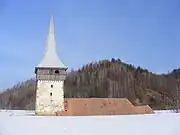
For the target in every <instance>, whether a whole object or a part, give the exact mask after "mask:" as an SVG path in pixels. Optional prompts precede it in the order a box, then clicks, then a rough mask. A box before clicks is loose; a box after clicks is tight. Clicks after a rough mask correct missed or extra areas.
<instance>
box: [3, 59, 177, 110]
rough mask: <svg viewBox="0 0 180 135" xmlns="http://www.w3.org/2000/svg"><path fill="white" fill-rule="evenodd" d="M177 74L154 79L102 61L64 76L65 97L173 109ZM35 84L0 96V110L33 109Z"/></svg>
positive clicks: (142, 71)
mask: <svg viewBox="0 0 180 135" xmlns="http://www.w3.org/2000/svg"><path fill="white" fill-rule="evenodd" d="M178 71H180V70H178V69H176V70H173V72H172V73H170V74H164V75H156V74H153V73H151V72H149V71H148V70H146V69H142V68H140V67H134V66H133V65H130V64H125V63H123V62H121V60H120V59H117V60H115V59H112V60H111V61H109V60H102V61H99V62H96V63H90V64H87V65H85V66H83V67H82V68H81V69H79V70H78V71H71V72H70V73H68V76H67V79H66V81H65V97H76V98H80V97H86V98H91V97H98V98H104V97H114V98H121V97H125V98H128V99H129V100H130V101H131V102H132V103H133V104H135V105H142V104H149V105H150V106H151V107H152V108H154V109H165V108H169V107H174V106H176V99H177V97H178V96H177V95H178V94H177V93H178V92H177V87H176V86H177V83H176V79H178V78H179V72H178ZM34 103H35V80H34V79H30V80H27V81H25V82H22V83H20V84H17V85H15V86H14V87H12V88H10V89H7V90H5V91H4V92H3V93H1V94H0V108H5V109H33V108H34Z"/></svg>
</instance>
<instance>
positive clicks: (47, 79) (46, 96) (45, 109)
mask: <svg viewBox="0 0 180 135" xmlns="http://www.w3.org/2000/svg"><path fill="white" fill-rule="evenodd" d="M66 70H67V67H66V66H65V65H64V64H63V63H62V61H61V60H60V59H59V57H58V55H57V52H56V42H55V33H54V20H53V16H51V20H50V27H49V34H48V38H47V43H46V49H45V55H44V58H43V59H42V61H41V62H40V63H39V65H38V66H36V67H35V74H36V104H35V112H36V115H54V114H56V113H57V112H61V111H64V80H65V79H66Z"/></svg>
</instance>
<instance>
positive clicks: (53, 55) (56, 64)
mask: <svg viewBox="0 0 180 135" xmlns="http://www.w3.org/2000/svg"><path fill="white" fill-rule="evenodd" d="M37 67H42V68H65V69H66V68H67V67H66V66H65V65H64V64H63V63H62V61H61V60H60V59H59V58H58V55H57V52H56V42H55V31H54V18H53V16H51V20H50V26H49V34H48V38H47V43H46V49H45V55H44V58H43V59H42V61H41V62H40V64H39V65H38V66H37Z"/></svg>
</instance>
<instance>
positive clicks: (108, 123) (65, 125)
mask: <svg viewBox="0 0 180 135" xmlns="http://www.w3.org/2000/svg"><path fill="white" fill-rule="evenodd" d="M179 125H180V113H172V111H155V114H150V115H119V116H81V117H67V116H66V117H62V116H59V117H56V116H34V111H19V110H14V111H4V110H0V135H180V128H179Z"/></svg>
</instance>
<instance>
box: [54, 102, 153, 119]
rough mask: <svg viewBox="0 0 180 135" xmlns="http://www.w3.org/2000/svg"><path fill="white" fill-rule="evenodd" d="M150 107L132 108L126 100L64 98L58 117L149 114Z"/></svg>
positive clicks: (150, 111) (151, 111)
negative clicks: (63, 107)
mask: <svg viewBox="0 0 180 135" xmlns="http://www.w3.org/2000/svg"><path fill="white" fill-rule="evenodd" d="M150 113H153V110H152V108H151V107H150V106H148V105H146V106H134V105H133V104H132V103H131V102H130V101H129V100H128V99H126V98H66V99H65V111H64V112H59V113H58V112H57V113H56V115H60V116H89V115H127V114H150Z"/></svg>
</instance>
